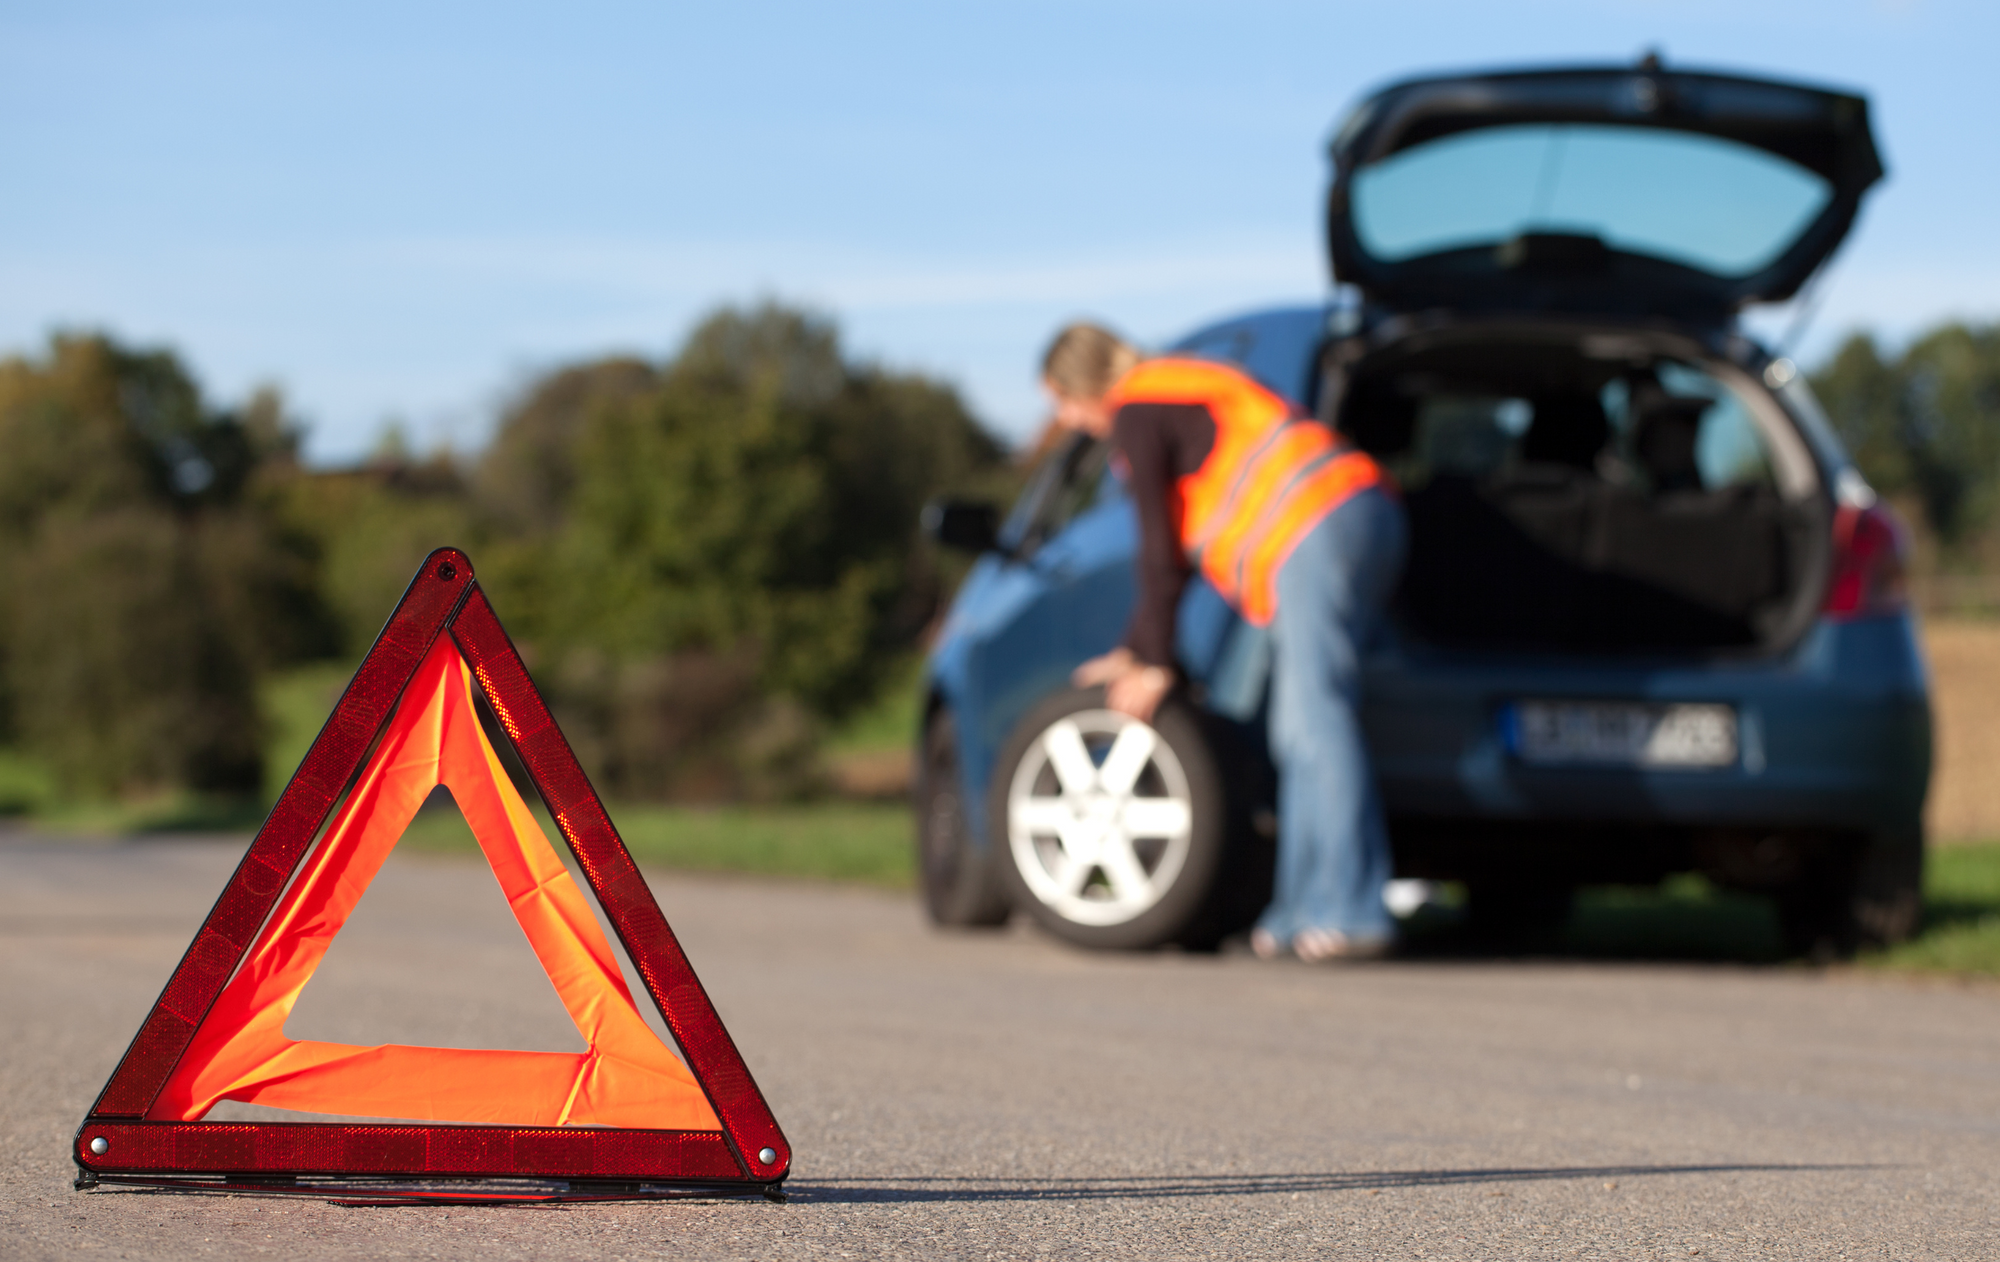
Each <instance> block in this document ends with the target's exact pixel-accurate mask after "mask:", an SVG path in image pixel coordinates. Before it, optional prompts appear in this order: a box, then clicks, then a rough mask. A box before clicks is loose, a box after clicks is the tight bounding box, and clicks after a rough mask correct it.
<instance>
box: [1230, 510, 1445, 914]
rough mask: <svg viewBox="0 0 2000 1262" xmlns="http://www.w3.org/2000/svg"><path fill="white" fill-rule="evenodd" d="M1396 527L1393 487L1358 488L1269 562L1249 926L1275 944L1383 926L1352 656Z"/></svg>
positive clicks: (1397, 536) (1383, 834) (1376, 839)
mask: <svg viewBox="0 0 2000 1262" xmlns="http://www.w3.org/2000/svg"><path fill="white" fill-rule="evenodd" d="M1408 535H1409V532H1408V527H1407V526H1406V525H1405V524H1404V521H1403V507H1402V505H1401V504H1400V503H1398V502H1397V501H1396V499H1395V497H1394V496H1392V495H1390V494H1388V493H1387V492H1385V491H1382V490H1380V489H1379V488H1374V489H1370V490H1366V491H1363V492H1361V493H1360V494H1359V495H1355V496H1353V497H1352V498H1350V499H1348V500H1347V501H1346V502H1345V503H1343V504H1341V505H1340V507H1338V508H1336V509H1334V510H1333V512H1331V513H1329V514H1327V516H1326V517H1325V518H1324V519H1323V520H1321V522H1320V523H1319V525H1317V526H1315V527H1313V529H1312V531H1311V532H1310V533H1309V534H1307V535H1306V537H1305V539H1304V540H1303V541H1301V542H1300V544H1299V545H1298V547H1297V548H1296V549H1295V550H1294V551H1293V552H1292V554H1291V556H1289V557H1287V558H1286V559H1285V563H1284V565H1283V566H1281V567H1280V568H1279V570H1278V583H1277V587H1278V609H1277V616H1276V617H1275V618H1274V619H1273V620H1272V627H1271V630H1272V641H1273V643H1272V648H1273V653H1274V656H1273V661H1272V673H1271V753H1272V756H1273V757H1274V758H1275V759H1276V761H1277V764H1278V872H1277V881H1276V886H1275V889H1274V890H1273V892H1272V898H1271V905H1270V906H1269V907H1267V908H1265V910H1264V914H1263V916H1262V917H1260V918H1259V919H1258V922H1257V927H1258V928H1260V929H1263V930H1264V931H1266V932H1268V933H1269V934H1270V935H1271V936H1272V937H1274V938H1276V939H1277V940H1278V941H1279V942H1280V943H1287V942H1290V941H1291V940H1292V938H1293V937H1294V936H1296V935H1297V934H1299V933H1300V932H1301V931H1303V930H1306V929H1332V930H1337V931H1338V932H1340V933H1343V934H1346V935H1347V936H1348V937H1350V938H1361V939H1369V938H1383V937H1387V936H1389V935H1390V934H1392V933H1394V932H1395V921H1394V919H1393V918H1392V917H1391V916H1390V915H1389V911H1388V909H1387V908H1386V907H1384V906H1383V905H1382V887H1383V885H1384V884H1386V883H1387V882H1388V880H1389V876H1390V859H1389V833H1388V828H1387V826H1386V825H1385V824H1384V823H1383V819H1382V799H1381V795H1380V793H1379V792H1378V791H1377V789H1376V787H1375V777H1374V776H1373V775H1372V774H1371V773H1370V771H1369V769H1368V750H1367V748H1366V747H1365V746H1364V745H1363V744H1362V740H1361V716H1360V706H1361V655H1362V652H1363V650H1365V649H1366V648H1367V646H1368V643H1369V641H1370V639H1371V638H1372V637H1373V636H1374V635H1375V634H1376V632H1377V631H1378V630H1379V628H1380V627H1381V624H1382V618H1383V613H1384V611H1385V609H1386V608H1387V606H1388V603H1389V597H1390V595H1391V594H1392V593H1393V592H1394V590H1395V586H1396V579H1397V577H1398V576H1399V575H1400V574H1401V573H1402V570H1403V557H1404V554H1405V553H1406V552H1407V551H1408V548H1409V538H1408Z"/></svg>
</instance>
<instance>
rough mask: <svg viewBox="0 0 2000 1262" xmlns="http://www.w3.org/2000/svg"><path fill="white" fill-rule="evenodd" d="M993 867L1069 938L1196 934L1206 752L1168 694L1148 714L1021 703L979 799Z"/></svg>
mask: <svg viewBox="0 0 2000 1262" xmlns="http://www.w3.org/2000/svg"><path fill="white" fill-rule="evenodd" d="M987 798H988V802H989V807H988V809H989V811H990V816H989V818H990V821H991V822H990V824H989V828H990V833H989V835H990V836H991V837H992V838H993V843H994V846H995V855H994V858H995V859H996V860H997V862H996V864H995V866H996V867H997V868H998V869H999V870H1000V872H1001V874H1002V877H1003V879H1004V880H1005V882H1006V884H1007V888H1008V890H1009V892H1010V894H1011V896H1012V899H1013V902H1014V905H1015V906H1016V907H1017V908H1019V909H1021V910H1023V911H1026V912H1027V913H1028V914H1029V915H1031V916H1033V917H1034V918H1035V920H1036V922H1037V923H1039V924H1040V925H1041V926H1042V927H1043V928H1044V929H1047V930H1048V931H1049V932H1050V933H1053V934H1055V935H1056V936H1057V937H1059V938H1062V939H1064V940H1066V941H1069V942H1073V943H1076V944H1077V945H1079V946H1086V947H1098V948H1105V949H1112V950H1118V949H1124V950H1132V949H1138V948H1145V947H1155V946H1160V945H1163V944H1165V943H1169V942H1176V941H1182V940H1185V939H1187V938H1188V937H1189V935H1190V934H1195V935H1198V934H1200V933H1201V932H1202V928H1201V926H1203V925H1204V924H1205V923H1206V922H1207V921H1208V920H1210V919H1212V917H1205V916H1204V912H1207V911H1208V910H1209V909H1210V904H1211V902H1212V901H1213V896H1214V895H1215V893H1216V887H1217V884H1218V880H1219V879H1220V877H1221V875H1222V872H1223V858H1224V852H1225V849H1226V846H1227V840H1228V811H1227V807H1226V803H1225V790H1224V783H1223V779H1222V775H1221V771H1220V768H1219V766H1218V761H1217V758H1216V754H1215V751H1214V748H1213V746H1212V744H1211V742H1210V741H1209V740H1208V738H1207V736H1206V735H1205V734H1204V731H1203V727H1202V723H1201V720H1200V717H1199V715H1198V714H1197V713H1196V712H1195V711H1194V710H1193V708H1192V707H1190V706H1189V705H1188V704H1187V703H1186V702H1185V701H1184V700H1182V699H1181V698H1180V697H1178V696H1173V697H1169V698H1168V699H1167V700H1166V702H1165V703H1164V704H1162V705H1161V707H1160V709H1159V711H1158V713H1156V714H1155V715H1154V716H1153V721H1152V722H1151V723H1141V722H1139V721H1138V720H1137V719H1134V718H1131V717H1129V716H1127V715H1123V714H1119V713H1117V712H1115V711H1112V710H1109V709H1106V708H1105V704H1104V690H1103V689H1102V688H1087V689H1072V690H1067V691H1064V692H1060V693H1057V694H1055V695H1054V696H1051V697H1049V698H1047V699H1046V700H1044V701H1042V702H1041V703H1040V704H1039V705H1037V706H1035V708H1034V709H1033V710H1031V711H1029V712H1028V714H1027V716H1026V717H1025V718H1023V719H1022V720H1021V722H1020V724H1019V725H1018V726H1017V727H1016V728H1015V730H1014V734H1013V736H1012V738H1010V739H1009V740H1008V742H1007V744H1006V745H1005V746H1004V747H1003V749H1002V750H1001V755H1000V759H999V761H998V763H997V764H996V765H995V767H994V774H993V785H992V788H991V790H990V791H989V792H988V794H987Z"/></svg>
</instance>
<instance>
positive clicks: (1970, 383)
mask: <svg viewBox="0 0 2000 1262" xmlns="http://www.w3.org/2000/svg"><path fill="white" fill-rule="evenodd" d="M1812 385H1813V390H1814V392H1815V393H1816V394H1818V395H1819V397H1820V399H1821V401H1822V402H1823V403H1824V404H1825V405H1826V409H1827V413H1828V415H1829V416H1830V417H1831V418H1832V419H1833V422H1834V425H1835V427H1836V428H1838V429H1839V431H1840V434H1841V438H1842V439H1843V440H1844V441H1845V442H1846V443H1847V445H1848V449H1849V450H1850V451H1851V452H1852V453H1853V455H1854V458H1855V461H1856V463H1858V464H1859V465H1860V466H1861V470H1862V472H1863V474H1865V475H1866V476H1867V478H1868V480H1869V482H1871V483H1872V484H1873V485H1874V486H1875V487H1876V489H1877V490H1879V491H1881V492H1882V493H1883V494H1885V495H1889V496H1897V497H1910V498H1913V499H1915V500H1916V501H1917V502H1918V503H1919V504H1920V505H1921V507H1922V512H1923V518H1924V522H1925V524H1926V525H1927V526H1928V527H1929V528H1930V530H1931V532H1932V533H1933V534H1935V535H1936V537H1937V539H1938V540H1939V542H1940V543H1942V544H1943V545H1944V546H1945V547H1946V549H1948V550H1957V551H1962V550H1963V549H1964V548H1965V547H1966V546H1967V545H1968V544H1970V543H1971V541H1972V540H1973V538H1974V536H1975V535H1976V534H1977V533H1978V532H1979V531H1980V529H1981V528H1982V527H1983V526H1985V525H1986V524H1987V523H1988V522H1989V521H1990V520H1991V518H1992V514H1993V509H1994V506H1995V499H1996V493H1997V492H2000V326H1992V325H1988V326H1984V327H1976V326H1968V325H1965V324H1946V325H1942V326H1940V327H1938V328H1936V329H1933V330H1931V331H1930V332H1929V333H1926V334H1924V335H1923V336H1922V337H1920V338H1918V339H1917V340H1916V341H1915V342H1912V343H1911V344H1910V345H1909V347H1908V348H1906V349H1905V350H1904V351H1903V353H1902V354H1901V355H1897V356H1894V357H1886V356H1885V355H1884V354H1883V352H1882V350H1881V348H1880V347H1879V346H1878V345H1877V344H1876V342H1875V339H1874V338H1873V337H1871V336H1869V335H1868V334H1865V333H1857V334H1855V335H1854V336H1853V337H1850V338H1849V339H1848V340H1847V341H1846V343H1845V344H1843V345H1842V346H1841V348H1840V350H1839V351H1838V352H1837V353H1836V354H1835V355H1834V357H1833V359H1832V360H1831V361H1830V362H1829V363H1828V364H1827V365H1826V367H1825V368H1823V369H1821V370H1820V371H1819V372H1818V373H1816V374H1814V375H1813V377H1812Z"/></svg>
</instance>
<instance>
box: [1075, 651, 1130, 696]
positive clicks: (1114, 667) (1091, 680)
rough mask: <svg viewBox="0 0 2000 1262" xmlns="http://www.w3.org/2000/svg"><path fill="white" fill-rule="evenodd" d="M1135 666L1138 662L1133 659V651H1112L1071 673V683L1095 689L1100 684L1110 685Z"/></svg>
mask: <svg viewBox="0 0 2000 1262" xmlns="http://www.w3.org/2000/svg"><path fill="white" fill-rule="evenodd" d="M1135 665H1137V662H1136V661H1135V660H1134V658H1133V657H1132V650H1131V649H1126V648H1117V649H1112V650H1111V651H1110V652H1109V653H1106V654H1105V655H1104V656H1102V657H1093V658H1091V659H1090V660H1089V661H1087V662H1085V663H1084V664H1083V665H1081V666H1079V667H1077V668H1076V669H1075V670H1073V671H1071V672H1070V673H1069V681H1070V683H1072V684H1074V685H1076V686H1077V687H1079V688H1095V687H1097V685H1099V684H1108V683H1110V682H1111V681H1112V680H1114V679H1116V678H1118V677H1119V676H1121V675H1123V674H1124V673H1125V672H1126V671H1128V670H1131V669H1132V667H1133V666H1135Z"/></svg>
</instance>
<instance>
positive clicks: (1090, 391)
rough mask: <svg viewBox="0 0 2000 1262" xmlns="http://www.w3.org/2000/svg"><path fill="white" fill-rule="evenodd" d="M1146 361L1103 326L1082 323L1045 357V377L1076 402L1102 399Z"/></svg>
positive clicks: (1055, 343) (1071, 328) (1067, 330)
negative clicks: (1142, 360) (1141, 361)
mask: <svg viewBox="0 0 2000 1262" xmlns="http://www.w3.org/2000/svg"><path fill="white" fill-rule="evenodd" d="M1142 358H1144V357H1143V356H1142V355H1140V354H1139V351H1138V348H1136V347H1134V346H1133V345H1132V344H1131V343H1130V342H1127V341H1126V340H1125V339H1124V338H1122V337H1119V336H1118V335H1117V334H1116V333H1113V332H1112V331H1111V330H1110V329H1107V328H1105V327H1104V326H1103V325H1101V324H1092V323H1091V322H1089V321H1088V320H1079V321H1077V322H1076V323H1075V324H1072V325H1069V326H1068V327H1066V328H1065V329H1063V331H1062V332H1060V333H1058V334H1056V337H1055V340H1054V341H1053V342H1050V343H1049V349H1048V352H1047V353H1046V354H1044V355H1043V356H1042V376H1043V377H1044V378H1046V379H1047V380H1048V383H1049V384H1050V385H1052V386H1054V387H1055V388H1056V390H1057V391H1058V392H1060V393H1062V394H1064V395H1067V396H1068V397H1070V398H1072V399H1101V398H1103V397H1104V396H1105V395H1106V394H1108V393H1110V391H1111V387H1112V386H1114V385H1116V384H1117V382H1118V379H1119V378H1120V377H1123V376H1124V375H1125V374H1126V373H1128V372H1131V371H1132V369H1134V368H1135V367H1137V366H1138V363H1139V361H1140V360H1141V359H1142Z"/></svg>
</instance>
